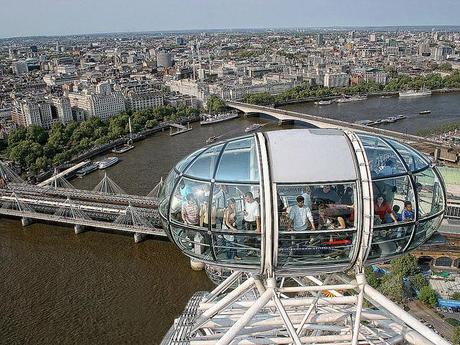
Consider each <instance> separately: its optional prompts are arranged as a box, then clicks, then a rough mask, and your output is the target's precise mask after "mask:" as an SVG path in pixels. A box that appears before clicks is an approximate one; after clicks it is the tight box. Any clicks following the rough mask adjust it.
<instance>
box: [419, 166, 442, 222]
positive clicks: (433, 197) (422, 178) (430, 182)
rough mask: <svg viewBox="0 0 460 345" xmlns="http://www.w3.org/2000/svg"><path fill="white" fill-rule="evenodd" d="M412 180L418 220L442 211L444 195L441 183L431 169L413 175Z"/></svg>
mask: <svg viewBox="0 0 460 345" xmlns="http://www.w3.org/2000/svg"><path fill="white" fill-rule="evenodd" d="M414 179H415V186H416V188H417V197H418V200H417V203H418V205H419V216H420V218H424V217H427V216H429V215H432V214H435V213H437V212H439V211H442V210H443V209H444V193H443V189H442V185H441V182H440V181H439V179H438V177H437V176H436V175H435V173H434V171H433V169H426V170H423V171H422V172H419V173H417V174H415V175H414Z"/></svg>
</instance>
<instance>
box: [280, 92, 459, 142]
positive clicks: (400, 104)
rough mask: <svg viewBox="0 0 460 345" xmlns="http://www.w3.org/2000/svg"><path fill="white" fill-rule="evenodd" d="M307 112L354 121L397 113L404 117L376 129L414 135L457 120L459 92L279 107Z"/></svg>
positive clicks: (374, 118) (380, 117)
mask: <svg viewBox="0 0 460 345" xmlns="http://www.w3.org/2000/svg"><path fill="white" fill-rule="evenodd" d="M282 108H283V109H286V110H291V111H297V112H300V113H306V114H311V115H318V116H323V117H329V118H332V119H337V120H344V121H348V122H355V121H358V120H378V119H383V118H386V117H388V116H394V115H398V114H402V115H406V116H407V118H406V119H404V120H401V121H398V122H394V123H390V124H385V125H380V126H379V128H382V129H388V130H392V131H398V132H401V133H409V134H417V131H419V130H424V129H434V128H436V127H439V126H442V125H445V124H449V123H452V122H458V121H460V93H456V92H455V93H447V94H442V95H432V96H429V97H415V98H399V97H391V98H381V97H369V98H368V99H367V100H365V101H361V102H350V103H332V104H331V105H326V106H318V105H314V103H312V102H309V103H297V104H290V105H286V106H283V107H282ZM424 110H431V114H429V115H419V112H420V111H424Z"/></svg>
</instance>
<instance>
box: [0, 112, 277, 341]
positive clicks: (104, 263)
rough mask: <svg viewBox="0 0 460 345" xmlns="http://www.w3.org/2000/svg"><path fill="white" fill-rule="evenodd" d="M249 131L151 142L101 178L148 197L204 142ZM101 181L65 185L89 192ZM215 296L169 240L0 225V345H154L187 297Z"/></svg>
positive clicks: (235, 128)
mask: <svg viewBox="0 0 460 345" xmlns="http://www.w3.org/2000/svg"><path fill="white" fill-rule="evenodd" d="M256 121H257V122H260V121H263V120H259V119H238V120H234V121H229V122H224V123H220V124H216V125H214V126H204V127H200V125H199V124H198V123H195V124H193V127H195V128H194V129H193V130H192V131H191V132H188V133H185V134H180V135H177V136H174V137H169V134H168V133H159V134H156V135H154V136H152V137H149V138H147V139H145V140H143V141H141V142H138V143H136V148H135V149H134V150H132V151H130V152H128V153H125V154H122V155H120V158H121V162H120V163H119V164H117V165H115V166H112V167H110V168H108V169H106V172H107V174H108V175H109V177H110V178H112V179H113V180H114V181H116V182H117V183H118V184H119V185H120V187H122V188H123V189H124V190H125V191H126V192H127V193H131V194H140V195H146V194H147V193H148V192H149V191H150V190H151V189H152V188H153V187H154V186H155V185H156V183H157V182H158V181H159V179H160V177H161V176H165V175H166V174H167V172H168V171H169V170H170V169H171V167H172V166H173V164H174V163H175V162H177V161H179V160H180V159H181V158H182V157H183V156H185V155H187V154H189V153H191V152H192V151H194V150H195V149H198V148H200V147H202V146H203V145H205V140H206V139H207V138H208V137H210V136H213V135H223V136H222V139H225V138H228V137H234V136H239V135H242V134H243V133H244V128H245V127H246V126H248V125H249V124H250V123H252V122H256ZM265 127H266V128H267V129H270V128H277V126H276V125H274V124H269V125H267V126H265ZM103 174H104V173H103V172H102V171H96V172H94V173H92V174H90V175H88V176H86V177H85V178H83V179H74V180H72V181H71V183H72V184H74V186H75V187H77V188H81V189H92V188H94V186H95V185H96V184H97V183H98V182H99V181H100V179H101V178H102V177H103ZM212 288H213V284H212V283H211V282H210V281H209V280H208V278H207V276H206V274H205V273H204V272H194V271H192V270H191V268H190V263H189V260H188V259H187V258H186V257H185V255H183V254H182V253H181V252H180V251H179V250H178V249H177V248H176V247H175V246H174V245H173V244H171V243H170V242H168V241H167V240H155V239H149V240H147V241H144V242H142V243H139V244H134V241H133V238H132V237H131V236H125V235H120V234H111V233H106V232H91V231H90V232H85V233H82V234H80V235H75V234H74V232H73V228H70V227H61V226H56V225H49V224H43V223H37V224H33V225H31V226H28V227H26V228H22V226H21V225H20V222H19V221H18V220H14V219H5V218H4V219H1V220H0V344H8V345H12V344H61V345H63V344H79V345H86V344H91V345H94V344H159V342H160V341H161V339H162V337H163V335H164V334H165V333H166V332H167V330H168V329H169V327H170V326H171V324H172V322H173V320H174V318H175V317H177V316H179V315H180V313H181V312H182V310H183V308H184V307H185V305H186V303H187V302H188V299H189V298H190V296H191V295H192V294H193V293H194V292H196V291H200V290H211V289H212Z"/></svg>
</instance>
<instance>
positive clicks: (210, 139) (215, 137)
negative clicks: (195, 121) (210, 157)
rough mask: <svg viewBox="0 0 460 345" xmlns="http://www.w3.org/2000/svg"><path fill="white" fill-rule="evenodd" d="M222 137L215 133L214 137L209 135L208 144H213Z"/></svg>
mask: <svg viewBox="0 0 460 345" xmlns="http://www.w3.org/2000/svg"><path fill="white" fill-rule="evenodd" d="M220 137H221V135H213V136H212V137H209V138H208V139H207V140H206V144H212V143H213V142H215V141H216V140H217V139H219V138H220Z"/></svg>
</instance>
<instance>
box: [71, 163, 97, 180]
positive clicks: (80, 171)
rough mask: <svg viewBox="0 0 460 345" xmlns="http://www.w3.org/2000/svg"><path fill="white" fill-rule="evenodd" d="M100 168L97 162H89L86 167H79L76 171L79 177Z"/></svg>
mask: <svg viewBox="0 0 460 345" xmlns="http://www.w3.org/2000/svg"><path fill="white" fill-rule="evenodd" d="M97 168H98V165H97V164H95V163H89V164H87V165H85V166H84V167H82V168H80V169H78V170H77V171H76V172H75V175H76V176H77V177H78V178H83V176H85V175H88V174H89V173H91V172H93V171H94V170H97Z"/></svg>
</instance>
